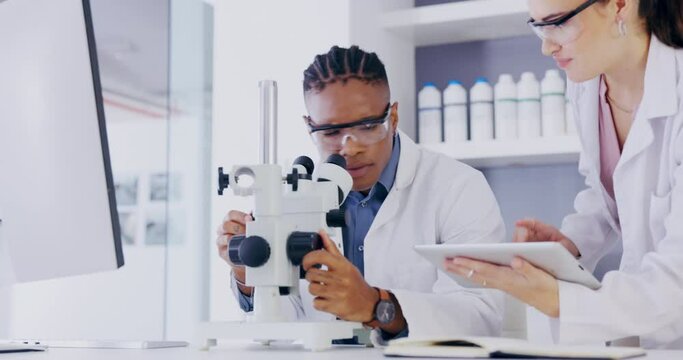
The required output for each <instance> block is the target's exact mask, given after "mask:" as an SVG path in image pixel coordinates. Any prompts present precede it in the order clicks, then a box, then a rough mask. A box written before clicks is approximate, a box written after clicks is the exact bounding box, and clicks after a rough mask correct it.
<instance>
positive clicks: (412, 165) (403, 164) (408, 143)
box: [394, 130, 420, 190]
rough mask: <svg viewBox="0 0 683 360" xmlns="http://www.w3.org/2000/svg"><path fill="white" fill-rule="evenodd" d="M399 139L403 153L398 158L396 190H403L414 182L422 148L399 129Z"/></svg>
mask: <svg viewBox="0 0 683 360" xmlns="http://www.w3.org/2000/svg"><path fill="white" fill-rule="evenodd" d="M398 136H399V141H400V142H401V154H400V157H399V159H398V169H397V170H396V181H395V182H394V187H395V188H396V190H402V189H404V188H406V187H408V186H410V184H412V183H413V180H414V179H415V172H416V171H417V163H418V160H419V158H420V149H419V147H418V146H417V144H415V142H414V141H413V140H412V139H411V138H410V137H408V135H406V134H405V133H404V132H403V131H401V130H398Z"/></svg>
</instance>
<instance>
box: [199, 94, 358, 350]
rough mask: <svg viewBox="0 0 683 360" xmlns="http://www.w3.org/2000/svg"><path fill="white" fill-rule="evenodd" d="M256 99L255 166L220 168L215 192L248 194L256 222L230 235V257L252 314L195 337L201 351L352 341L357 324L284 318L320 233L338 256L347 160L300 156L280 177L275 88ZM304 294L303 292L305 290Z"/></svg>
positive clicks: (348, 181)
mask: <svg viewBox="0 0 683 360" xmlns="http://www.w3.org/2000/svg"><path fill="white" fill-rule="evenodd" d="M259 89H260V95H261V111H260V119H261V130H260V132H261V139H260V164H258V165H237V166H234V167H233V168H232V170H231V171H230V172H229V173H225V172H224V170H223V168H219V169H218V194H219V195H223V193H224V191H225V190H226V189H231V190H232V191H233V193H234V194H235V195H237V196H245V197H247V196H253V198H254V208H253V213H252V216H253V218H254V221H252V222H249V223H247V225H246V229H247V230H246V234H244V235H238V236H234V237H232V238H231V240H230V242H229V244H228V256H229V258H230V261H231V262H232V263H234V264H235V265H243V266H244V267H245V268H246V281H245V284H246V285H248V286H253V287H254V293H253V305H254V311H253V313H250V314H248V315H247V320H246V321H244V322H237V323H235V322H233V323H229V322H224V323H204V324H202V325H201V326H200V338H201V339H202V341H205V349H208V348H210V347H211V346H215V345H216V344H217V340H218V339H252V340H256V341H258V342H261V343H262V344H264V345H269V344H270V343H271V342H273V341H279V340H289V341H301V342H302V343H303V345H304V347H305V348H307V349H310V350H316V351H317V350H324V349H327V348H329V347H331V345H332V340H334V339H346V338H351V337H353V336H354V330H357V329H362V325H361V324H359V323H351V322H346V321H341V320H330V321H318V322H314V321H306V322H304V321H292V320H290V319H287V318H286V317H285V316H284V313H283V309H282V308H281V305H282V301H281V300H282V297H283V296H297V295H298V294H299V290H300V289H299V280H300V279H302V278H303V276H304V273H303V270H302V268H301V262H302V259H303V258H304V256H306V254H308V253H309V252H311V251H314V250H318V249H321V248H322V239H321V238H320V236H319V234H318V231H319V230H321V229H322V230H325V231H327V232H328V234H330V236H331V238H332V239H333V240H334V242H335V244H336V245H337V247H338V248H339V249H340V251H341V252H342V253H343V245H342V242H341V228H342V227H344V226H346V221H345V216H344V213H343V211H342V210H340V206H341V204H342V203H343V202H344V199H345V198H346V196H347V195H348V193H349V191H351V188H352V186H353V179H352V178H351V176H350V175H349V173H348V172H347V171H346V161H345V159H344V158H343V157H342V156H340V155H336V154H334V155H331V156H330V157H329V158H328V159H327V160H326V161H325V162H324V163H321V164H318V165H317V166H315V165H314V163H313V161H312V160H311V159H310V158H308V157H306V156H301V157H299V158H297V159H296V160H295V161H294V163H293V164H292V166H291V168H290V169H288V170H287V171H286V173H283V168H282V167H281V166H280V165H278V164H277V153H276V152H277V115H276V111H277V110H276V108H277V84H276V83H275V82H274V81H269V80H265V81H261V82H260V83H259ZM304 291H306V290H304Z"/></svg>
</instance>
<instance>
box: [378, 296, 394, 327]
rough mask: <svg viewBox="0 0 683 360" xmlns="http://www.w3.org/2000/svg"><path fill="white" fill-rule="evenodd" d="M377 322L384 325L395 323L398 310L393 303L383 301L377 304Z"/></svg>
mask: <svg viewBox="0 0 683 360" xmlns="http://www.w3.org/2000/svg"><path fill="white" fill-rule="evenodd" d="M375 316H376V317H377V320H378V321H379V322H380V323H382V324H389V323H391V322H392V321H394V317H395V316H396V308H395V307H394V303H393V302H391V301H386V300H382V301H380V302H379V304H377V312H376V314H375Z"/></svg>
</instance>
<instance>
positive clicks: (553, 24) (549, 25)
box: [527, 0, 599, 45]
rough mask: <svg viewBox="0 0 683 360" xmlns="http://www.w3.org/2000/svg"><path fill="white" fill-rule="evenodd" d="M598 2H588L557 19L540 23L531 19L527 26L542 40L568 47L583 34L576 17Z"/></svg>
mask: <svg viewBox="0 0 683 360" xmlns="http://www.w3.org/2000/svg"><path fill="white" fill-rule="evenodd" d="M598 1H599V0H588V1H586V2H585V3H583V4H581V6H579V7H577V8H576V9H574V10H573V11H570V12H568V13H567V14H564V15H561V16H560V17H558V18H557V19H553V20H548V21H539V22H536V21H534V19H529V21H528V22H527V24H529V26H530V27H531V29H532V30H533V31H534V33H536V35H538V37H540V38H541V40H548V41H552V42H554V43H556V44H558V45H566V44H568V43H570V42H572V41H574V40H576V39H577V38H578V37H579V35H580V34H581V22H580V21H579V19H577V18H576V15H578V14H580V13H581V12H582V11H584V10H586V9H587V8H588V7H590V6H591V5H593V4H595V3H596V2H598Z"/></svg>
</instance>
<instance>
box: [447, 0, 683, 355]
mask: <svg viewBox="0 0 683 360" xmlns="http://www.w3.org/2000/svg"><path fill="white" fill-rule="evenodd" d="M529 7H530V13H531V20H529V25H530V26H531V27H532V28H533V29H534V31H535V32H536V33H537V34H538V35H539V36H540V37H541V38H542V39H543V53H544V54H545V55H547V56H553V58H554V59H555V60H556V61H557V64H558V66H559V67H561V68H562V69H564V70H565V71H566V73H567V77H568V78H569V80H570V82H569V85H568V96H569V99H570V101H571V106H572V108H573V111H574V115H575V119H576V122H577V126H578V128H579V135H580V138H581V141H582V144H583V151H582V153H581V159H580V162H579V170H580V172H581V174H583V175H584V176H585V177H586V184H587V185H588V189H586V190H584V191H582V192H581V193H579V194H578V196H577V197H576V202H575V207H576V213H574V214H572V215H570V216H567V217H566V218H565V219H564V221H563V224H562V227H561V229H559V230H558V229H556V228H554V227H552V226H550V225H546V224H543V223H541V222H539V221H535V220H522V221H519V222H518V223H517V230H516V234H515V236H514V240H515V241H557V242H560V243H562V244H563V245H564V246H565V247H566V248H567V249H568V250H569V251H571V252H572V253H573V254H574V255H575V256H576V257H578V258H580V261H581V262H582V263H583V264H584V265H586V266H587V267H589V268H590V269H594V267H595V265H596V264H597V262H598V260H600V258H601V257H603V256H604V255H605V254H606V253H607V252H608V251H610V250H611V249H612V248H613V246H614V245H615V243H618V242H621V244H622V246H623V255H622V258H621V265H620V269H619V270H618V271H612V272H609V273H607V274H606V275H605V277H604V279H603V281H602V288H601V289H599V290H590V289H588V288H586V287H583V286H580V285H576V284H572V283H568V282H565V281H558V280H556V279H555V278H554V277H553V276H551V275H549V274H548V273H546V272H544V271H542V270H540V269H538V268H536V267H534V266H532V265H531V264H529V263H527V262H525V261H524V260H522V259H519V258H517V259H515V260H514V261H513V262H512V263H511V264H510V267H507V266H495V265H491V264H487V263H483V262H479V261H474V260H470V259H463V258H456V259H453V260H451V261H447V266H448V268H449V270H450V271H452V272H455V273H457V274H459V275H461V276H466V277H469V278H471V279H472V280H474V281H477V282H479V283H482V284H483V285H485V286H488V287H492V288H497V289H500V290H503V291H505V292H507V293H509V294H511V295H512V296H514V297H517V298H518V299H520V300H522V301H524V302H526V303H527V304H529V305H532V306H534V307H535V308H537V309H538V310H540V311H541V312H543V313H545V314H546V315H548V316H549V317H551V318H553V320H552V329H553V335H554V338H555V340H556V341H558V342H563V343H594V342H597V341H601V342H602V341H612V340H615V339H622V338H626V337H633V336H638V337H640V341H641V345H642V346H644V347H648V348H679V349H680V348H683V166H682V165H681V164H682V163H683V110H682V104H683V101H682V100H683V50H681V47H683V2H682V1H681V0H639V1H638V0H588V1H586V0H529Z"/></svg>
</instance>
